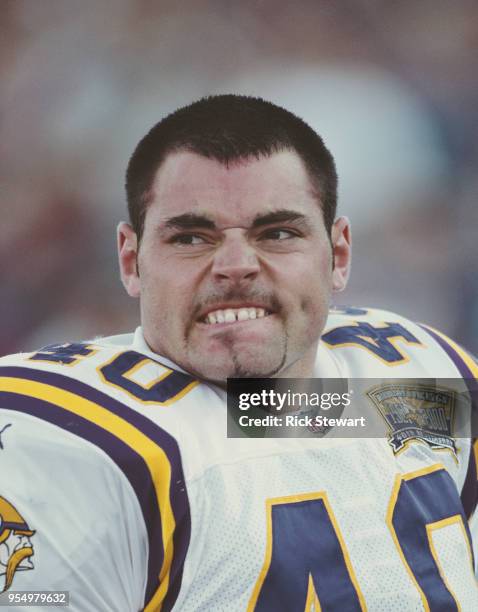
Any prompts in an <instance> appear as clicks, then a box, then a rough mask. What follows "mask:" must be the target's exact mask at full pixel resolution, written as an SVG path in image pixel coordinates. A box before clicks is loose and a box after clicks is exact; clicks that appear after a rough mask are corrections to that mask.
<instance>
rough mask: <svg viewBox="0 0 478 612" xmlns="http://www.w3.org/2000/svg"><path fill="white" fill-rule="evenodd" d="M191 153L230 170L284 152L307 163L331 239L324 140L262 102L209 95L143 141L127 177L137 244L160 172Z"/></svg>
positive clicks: (333, 188)
mask: <svg viewBox="0 0 478 612" xmlns="http://www.w3.org/2000/svg"><path fill="white" fill-rule="evenodd" d="M184 150H185V151H191V152H193V153H197V154H198V155H202V156H204V157H207V158H211V159H215V160H217V161H219V162H221V163H223V164H225V165H227V164H229V163H230V162H233V161H237V160H241V159H247V158H249V157H257V158H259V157H261V156H268V155H271V154H272V153H276V152H279V151H283V150H292V151H296V152H297V153H298V155H299V156H300V157H301V158H302V160H303V162H304V164H305V167H306V169H307V172H308V174H309V177H310V179H311V182H312V185H313V187H314V190H316V191H317V195H318V198H319V200H320V203H321V205H322V211H323V215H324V224H325V227H326V229H327V232H328V233H329V235H330V232H331V228H332V224H333V222H334V218H335V211H336V208H337V173H336V170H335V163H334V158H333V157H332V155H331V153H330V152H329V150H328V149H327V148H326V146H325V145H324V143H323V141H322V139H321V138H320V136H319V135H318V134H317V133H316V132H315V131H314V130H313V129H312V128H311V127H310V126H309V125H307V123H305V121H303V120H302V119H300V118H299V117H297V116H296V115H294V114H293V113H291V112H289V111H287V110H285V109H284V108H281V107H280V106H277V105H275V104H272V102H267V101H266V100H263V99H261V98H254V97H250V96H240V95H234V94H225V95H217V96H208V97H206V98H202V99H201V100H198V101H197V102H193V103H192V104H190V105H188V106H184V107H183V108H180V109H178V110H176V111H175V112H173V113H171V114H170V115H168V116H167V117H165V118H164V119H162V120H161V121H160V122H159V123H157V124H156V125H155V126H154V127H153V128H152V129H151V130H150V131H149V132H148V134H146V136H144V138H143V139H142V140H141V141H140V142H139V144H138V146H137V147H136V149H135V151H134V153H133V155H132V156H131V159H130V160H129V164H128V169H127V172H126V194H127V201H128V211H129V216H130V221H131V224H132V226H133V229H134V231H135V232H136V235H137V236H138V240H140V239H141V236H142V234H143V226H144V218H145V215H146V210H147V206H148V204H149V203H150V200H151V197H152V185H153V182H154V178H155V176H156V173H157V171H158V169H159V167H160V165H161V163H162V162H163V161H164V159H165V158H166V156H167V155H168V154H169V153H173V152H175V151H184Z"/></svg>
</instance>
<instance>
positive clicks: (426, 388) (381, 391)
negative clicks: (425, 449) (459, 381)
mask: <svg viewBox="0 0 478 612" xmlns="http://www.w3.org/2000/svg"><path fill="white" fill-rule="evenodd" d="M367 395H368V396H369V397H370V399H371V400H372V402H373V403H374V404H375V406H376V407H377V408H378V410H379V411H380V414H381V415H382V417H383V418H384V419H385V421H386V423H387V425H388V427H389V429H390V433H389V436H388V439H389V443H390V446H391V447H392V450H393V452H394V453H395V454H396V453H398V452H399V451H401V450H402V449H403V448H404V447H405V446H406V445H407V443H408V442H410V441H412V440H420V441H422V442H426V443H427V444H428V445H429V446H431V448H434V449H439V448H440V449H444V448H446V449H448V450H451V451H452V452H453V454H454V455H455V456H456V452H457V449H456V444H455V440H454V439H453V428H454V420H455V391H454V390H453V389H446V388H440V387H437V386H435V385H427V384H419V383H414V384H410V383H409V382H408V383H405V382H403V383H400V382H394V383H389V384H385V385H381V386H379V387H374V388H373V389H371V390H370V391H368V392H367Z"/></svg>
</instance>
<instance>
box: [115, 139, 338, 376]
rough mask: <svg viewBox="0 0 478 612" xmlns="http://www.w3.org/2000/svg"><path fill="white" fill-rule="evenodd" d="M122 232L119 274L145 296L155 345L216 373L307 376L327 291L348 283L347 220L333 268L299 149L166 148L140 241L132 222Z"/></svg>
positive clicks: (145, 317)
mask: <svg viewBox="0 0 478 612" xmlns="http://www.w3.org/2000/svg"><path fill="white" fill-rule="evenodd" d="M337 223H341V225H340V227H338V226H337ZM344 228H345V229H344ZM119 239H120V262H121V268H122V277H123V282H124V283H125V285H126V287H127V290H128V292H129V293H130V295H134V296H140V298H141V300H140V301H141V320H142V325H143V332H144V336H145V339H146V341H147V343H148V345H149V346H150V347H151V348H152V349H153V350H154V351H155V352H157V353H160V354H162V355H164V356H166V357H168V358H169V359H171V360H172V361H174V362H175V363H177V364H178V365H179V366H181V367H182V368H184V369H185V370H187V371H188V372H191V373H193V374H195V375H197V376H199V377H201V378H204V379H208V380H213V381H224V380H225V379H226V378H227V377H238V376H241V377H247V376H256V377H269V376H308V375H311V373H312V367H313V363H314V359H315V353H316V349H317V343H318V339H319V337H320V334H321V331H322V329H323V327H324V324H325V321H326V318H327V313H328V307H329V300H330V295H331V291H332V289H333V287H335V288H343V285H344V284H345V278H346V275H347V273H346V272H344V270H345V267H347V268H348V226H347V222H346V220H343V219H342V220H339V222H336V224H335V227H334V230H333V233H332V242H333V243H334V244H335V243H337V244H339V246H338V247H337V248H338V250H340V249H341V248H346V250H347V254H346V255H342V254H341V253H339V258H340V257H342V259H343V257H346V258H347V261H346V262H345V260H344V261H342V259H340V261H339V264H340V265H339V266H337V265H336V269H335V270H334V271H333V270H332V268H333V260H332V257H333V250H332V246H331V243H330V239H329V237H328V235H327V232H326V229H325V226H324V222H323V215H322V210H321V207H320V204H319V202H318V199H317V196H316V195H315V194H314V193H313V190H312V185H311V182H310V179H309V177H308V175H307V173H306V170H305V168H304V166H303V163H302V161H301V159H300V158H299V156H298V155H297V154H296V153H294V152H291V151H282V152H280V153H275V154H273V155H271V156H269V157H261V158H260V159H256V158H251V159H247V160H242V161H238V162H235V163H233V164H230V165H229V166H228V167H227V166H225V165H223V164H221V163H220V162H218V161H215V160H212V159H207V158H205V157H202V156H200V155H197V154H195V153H190V152H186V151H183V152H177V153H174V154H170V155H169V156H168V157H167V158H166V160H165V161H164V163H163V164H162V165H161V167H160V169H159V171H158V173H157V176H156V179H155V181H154V184H153V197H152V201H151V202H150V204H149V206H148V209H147V212H146V217H145V223H144V234H143V237H142V239H141V243H140V245H139V249H138V250H137V247H136V240H135V236H134V234H133V232H132V230H131V228H129V226H127V225H126V224H123V225H122V226H120V230H119ZM344 242H346V245H345V247H343V243H344ZM335 256H336V259H337V254H336V253H335ZM136 261H137V265H138V271H139V276H137V275H136ZM336 264H337V261H336ZM344 274H345V276H344ZM342 277H343V278H342Z"/></svg>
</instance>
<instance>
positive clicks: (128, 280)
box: [116, 221, 140, 297]
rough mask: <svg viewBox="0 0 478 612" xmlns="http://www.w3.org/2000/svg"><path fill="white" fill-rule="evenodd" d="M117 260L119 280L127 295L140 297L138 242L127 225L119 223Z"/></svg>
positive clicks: (133, 232)
mask: <svg viewBox="0 0 478 612" xmlns="http://www.w3.org/2000/svg"><path fill="white" fill-rule="evenodd" d="M116 233H117V241H118V258H119V266H120V273H121V280H122V282H123V285H124V288H125V289H126V291H127V293H128V295H130V296H131V297H139V296H140V282H139V276H138V269H137V262H138V240H137V237H136V233H135V231H134V230H133V228H132V227H131V225H129V224H128V223H125V222H123V221H122V222H121V223H120V224H119V225H118V228H117V232H116Z"/></svg>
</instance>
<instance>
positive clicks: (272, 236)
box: [261, 229, 297, 240]
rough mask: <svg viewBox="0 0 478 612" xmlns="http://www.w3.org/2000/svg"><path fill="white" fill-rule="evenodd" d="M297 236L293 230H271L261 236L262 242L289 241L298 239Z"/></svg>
mask: <svg viewBox="0 0 478 612" xmlns="http://www.w3.org/2000/svg"><path fill="white" fill-rule="evenodd" d="M296 237H297V234H296V233H295V232H292V231H291V230H286V229H271V230H267V232H264V233H263V234H261V240H288V239H289V238H296Z"/></svg>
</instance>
